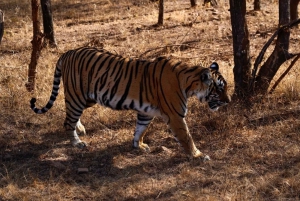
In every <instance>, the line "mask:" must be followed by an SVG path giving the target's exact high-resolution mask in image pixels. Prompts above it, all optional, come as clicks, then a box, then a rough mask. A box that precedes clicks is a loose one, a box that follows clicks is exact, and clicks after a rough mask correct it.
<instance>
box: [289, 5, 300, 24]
mask: <svg viewBox="0 0 300 201" xmlns="http://www.w3.org/2000/svg"><path fill="white" fill-rule="evenodd" d="M299 1H300V0H291V4H290V12H291V21H294V20H296V19H298V4H299Z"/></svg>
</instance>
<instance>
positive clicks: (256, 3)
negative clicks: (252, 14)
mask: <svg viewBox="0 0 300 201" xmlns="http://www.w3.org/2000/svg"><path fill="white" fill-rule="evenodd" d="M254 10H260V0H254Z"/></svg>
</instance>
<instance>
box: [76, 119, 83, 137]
mask: <svg viewBox="0 0 300 201" xmlns="http://www.w3.org/2000/svg"><path fill="white" fill-rule="evenodd" d="M75 130H76V132H77V133H78V134H79V135H85V134H86V131H85V128H84V126H83V125H82V124H81V121H80V119H79V120H78V122H77V124H76V126H75Z"/></svg>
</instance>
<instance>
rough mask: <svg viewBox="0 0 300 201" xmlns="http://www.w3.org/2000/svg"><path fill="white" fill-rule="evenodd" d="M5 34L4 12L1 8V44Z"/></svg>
mask: <svg viewBox="0 0 300 201" xmlns="http://www.w3.org/2000/svg"><path fill="white" fill-rule="evenodd" d="M3 34H4V13H3V11H2V10H0V44H1V41H2V37H3Z"/></svg>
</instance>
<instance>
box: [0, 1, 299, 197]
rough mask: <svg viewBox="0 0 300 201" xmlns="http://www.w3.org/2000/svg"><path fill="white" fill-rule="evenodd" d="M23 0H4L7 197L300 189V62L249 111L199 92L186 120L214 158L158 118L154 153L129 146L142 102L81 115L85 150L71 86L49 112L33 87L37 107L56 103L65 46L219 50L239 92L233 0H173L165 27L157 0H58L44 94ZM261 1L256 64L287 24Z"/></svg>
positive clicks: (294, 193)
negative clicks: (180, 140)
mask: <svg viewBox="0 0 300 201" xmlns="http://www.w3.org/2000/svg"><path fill="white" fill-rule="evenodd" d="M20 2H21V1H17V0H2V1H1V2H0V9H2V10H3V11H4V12H5V15H6V16H5V20H6V23H5V26H6V27H5V28H6V29H5V34H4V38H3V41H2V44H1V46H0V102H1V107H0V110H1V112H0V154H1V156H0V160H1V164H0V200H12V201H15V200H155V199H156V200H300V146H299V145H300V135H299V132H300V120H299V114H300V110H299V90H298V87H299V80H300V79H299V73H298V69H297V67H298V66H299V64H297V63H296V65H295V67H294V69H293V70H292V71H291V72H290V73H289V74H288V76H287V77H286V79H285V80H284V81H283V82H282V83H281V84H280V86H279V87H278V89H277V90H276V91H275V93H274V95H272V96H266V97H265V98H264V99H263V101H262V102H261V103H259V104H255V105H254V107H253V109H251V110H246V109H242V108H241V107H240V106H239V105H238V104H236V103H232V104H230V105H228V106H226V107H224V108H222V109H220V110H219V111H218V112H216V113H211V112H210V111H209V109H208V108H207V106H206V105H204V104H202V103H199V102H198V101H197V100H196V99H191V100H190V102H189V113H188V116H187V123H188V125H189V128H190V131H191V133H192V135H193V138H194V140H195V143H196V145H197V147H199V148H200V150H201V151H202V152H204V153H205V154H208V155H210V157H211V159H212V160H211V161H209V162H205V163H203V162H202V161H200V160H191V159H190V158H189V157H188V156H187V155H186V154H185V153H184V152H183V150H182V148H180V146H178V144H177V142H176V141H175V140H174V139H173V137H172V134H171V133H169V131H168V129H167V126H166V125H165V124H164V123H163V122H162V120H161V119H159V118H157V119H155V120H154V122H153V123H152V124H151V125H150V128H149V130H148V133H147V136H146V139H145V141H146V143H148V144H149V146H150V148H151V152H150V153H143V152H141V151H138V150H134V149H132V147H131V141H132V135H133V130H134V126H135V113H133V112H130V111H121V112H117V111H112V110H110V109H107V108H104V107H101V106H96V107H93V108H90V109H88V110H87V111H85V113H84V115H83V118H82V122H83V123H84V125H85V126H86V129H87V135H86V136H82V139H83V140H85V141H86V142H87V143H88V144H89V147H88V148H87V149H86V150H83V151H82V150H79V149H76V148H73V147H72V146H70V145H69V142H68V139H67V136H65V134H64V130H63V120H64V101H63V92H62V91H63V90H61V93H60V95H59V97H58V99H57V101H56V102H55V105H54V107H53V108H52V109H51V110H50V111H49V112H48V113H47V114H46V115H36V114H34V113H33V112H32V111H31V110H30V108H29V100H30V98H31V97H32V96H36V97H37V98H38V105H39V106H43V105H44V104H45V103H46V102H47V100H48V98H49V95H50V91H51V88H52V86H51V84H52V78H53V71H54V66H55V63H56V61H57V59H58V57H59V55H60V54H61V53H63V52H65V51H67V50H69V49H73V48H76V47H79V46H83V45H87V44H89V45H93V46H98V47H100V46H104V47H105V48H106V49H108V50H110V51H113V52H117V53H119V54H122V55H125V56H130V57H141V58H144V59H151V58H155V57H156V56H159V55H166V56H172V57H174V58H177V59H180V60H183V61H185V62H187V63H189V64H199V63H200V64H202V65H208V64H209V63H211V62H212V61H217V62H218V63H219V64H220V66H221V71H222V72H223V74H224V76H225V77H226V78H227V80H228V83H229V85H230V88H229V90H230V93H232V92H233V75H232V68H233V55H232V37H231V25H230V15H229V11H228V9H229V5H228V3H227V2H228V1H220V3H219V7H218V8H215V9H211V8H204V7H202V6H201V5H199V6H198V7H197V8H195V9H191V8H190V5H189V1H187V0H185V1H183V0H169V1H166V3H165V11H166V12H165V25H164V26H163V27H155V26H153V25H154V24H155V23H156V22H157V15H158V14H157V11H158V8H157V3H153V2H148V1H146V0H124V1H115V0H98V1H96V0H87V1H84V2H85V3H82V2H83V1H77V0H70V1H61V0H52V9H53V15H54V25H55V33H56V38H57V43H58V49H50V48H46V49H44V50H43V52H42V55H41V58H40V60H39V65H38V73H37V87H36V91H35V93H34V94H31V93H28V92H27V91H26V89H25V83H26V80H27V68H28V64H29V62H30V55H31V43H30V41H31V39H32V22H31V8H30V2H29V1H22V2H23V3H20ZM66 2H67V3H66ZM119 2H122V3H119ZM225 2H226V3H225ZM252 3H253V2H252V1H249V2H248V7H247V11H248V12H247V19H248V25H249V31H250V34H251V55H252V63H254V59H255V58H256V56H257V55H258V53H259V51H260V50H261V48H262V46H263V45H264V43H265V42H266V41H267V40H268V38H269V37H270V35H271V34H272V33H273V31H274V30H275V29H276V27H277V24H278V3H277V1H274V0H273V1H271V0H262V8H263V10H262V11H260V12H253V11H252V9H253V7H252ZM199 4H201V3H200V2H199ZM299 38H300V31H299V30H292V34H291V49H290V50H291V52H296V51H299V48H298V47H299V46H298V44H299ZM271 51H272V49H270V50H268V51H267V55H266V56H268V55H269V54H270V52H271ZM287 66H288V63H287V64H285V65H283V66H282V70H284V69H285V68H286V67H287ZM79 168H87V172H86V173H81V174H80V173H78V169H79Z"/></svg>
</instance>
